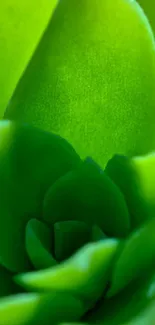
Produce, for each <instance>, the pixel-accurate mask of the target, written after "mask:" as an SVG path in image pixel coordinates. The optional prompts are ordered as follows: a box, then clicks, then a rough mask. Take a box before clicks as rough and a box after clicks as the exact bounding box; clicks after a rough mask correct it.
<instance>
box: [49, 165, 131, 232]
mask: <svg viewBox="0 0 155 325" xmlns="http://www.w3.org/2000/svg"><path fill="white" fill-rule="evenodd" d="M43 218H44V220H45V221H46V222H48V223H49V224H53V222H56V221H65V220H79V221H84V222H86V223H88V224H89V225H91V226H92V225H93V224H97V225H98V226H99V227H100V228H101V229H102V230H103V231H104V232H105V234H107V235H110V236H112V237H113V236H114V237H120V236H121V237H124V236H126V235H127V234H128V232H129V229H130V220H129V214H128V210H127V207H126V203H125V201H124V197H123V195H122V193H121V192H120V191H119V189H118V187H117V186H116V185H115V184H114V183H113V182H112V181H111V179H110V178H109V177H108V176H107V175H106V174H105V173H100V171H99V169H98V168H96V166H95V165H93V164H90V163H89V162H87V161H84V162H83V163H81V164H80V165H79V166H78V168H77V169H75V170H73V171H71V172H69V173H67V174H66V175H64V176H63V177H62V178H60V179H58V181H57V182H55V183H54V184H53V185H52V186H51V188H50V189H49V191H47V193H46V195H45V199H44V206H43Z"/></svg>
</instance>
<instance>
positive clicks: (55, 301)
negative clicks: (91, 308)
mask: <svg viewBox="0 0 155 325" xmlns="http://www.w3.org/2000/svg"><path fill="white" fill-rule="evenodd" d="M60 311H61V312H60ZM83 313H84V306H83V305H82V303H81V302H80V300H79V299H78V298H76V297H74V296H72V295H71V294H68V293H64V292H61V291H58V292H57V291H54V292H53V293H50V294H36V293H34V294H31V293H30V294H19V295H14V296H10V297H7V298H2V299H1V300H0V325H38V324H44V325H49V324H53V325H56V324H57V323H58V322H62V321H76V320H79V318H80V317H81V316H82V315H83Z"/></svg>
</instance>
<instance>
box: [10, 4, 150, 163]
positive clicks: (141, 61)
mask: <svg viewBox="0 0 155 325" xmlns="http://www.w3.org/2000/svg"><path fill="white" fill-rule="evenodd" d="M154 84H155V43H154V38H153V33H152V30H151V28H150V25H149V24H148V21H147V18H146V16H145V15H144V14H143V12H142V10H141V8H140V7H139V5H138V4H137V3H136V1H134V0H133V1H131V0H115V1H114V0H100V1H95V0H80V1H79V0H72V1H70V0H62V1H60V2H59V5H58V7H57V10H56V12H55V14H54V16H53V18H52V20H51V23H50V25H49V28H48V30H47V32H46V33H45V35H44V37H43V39H42V41H41V42H40V44H39V47H38V49H37V51H36V53H35V55H34V57H33V60H32V61H31V63H30V64H29V66H28V69H27V71H26V73H25V74H24V76H23V78H22V79H21V81H20V83H19V85H18V87H17V89H16V91H15V93H14V96H13V98H12V101H11V103H10V105H9V107H8V110H7V112H6V114H5V117H6V118H11V119H16V120H22V121H27V122H30V123H33V124H34V125H37V126H40V127H42V128H44V129H46V130H52V131H55V132H57V133H58V134H60V135H62V136H64V137H65V138H66V139H68V140H69V141H70V142H71V143H72V144H73V146H74V147H75V149H76V150H77V151H78V152H79V154H81V156H82V157H85V156H86V155H90V156H92V157H93V158H94V159H95V160H96V161H97V162H98V163H101V164H102V166H103V165H104V164H105V163H106V162H107V160H108V159H109V158H110V157H111V156H112V155H113V154H114V153H115V152H118V153H123V154H127V155H130V154H141V153H145V152H148V151H149V150H152V148H154V146H155V131H154V124H155V113H154V107H155V92H154Z"/></svg>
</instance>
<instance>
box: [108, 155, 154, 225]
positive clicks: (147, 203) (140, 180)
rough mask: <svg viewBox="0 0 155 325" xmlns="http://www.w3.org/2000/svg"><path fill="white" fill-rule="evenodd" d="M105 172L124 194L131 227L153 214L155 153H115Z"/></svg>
mask: <svg viewBox="0 0 155 325" xmlns="http://www.w3.org/2000/svg"><path fill="white" fill-rule="evenodd" d="M105 172H106V174H107V175H108V176H109V177H111V179H112V180H113V181H114V182H115V184H116V185H117V186H118V187H119V188H120V190H121V191H122V193H123V194H124V197H125V200H126V203H127V206H128V209H129V212H130V218H131V227H132V228H135V227H137V226H139V225H141V224H142V223H144V222H145V221H147V220H149V219H151V218H152V217H154V216H155V153H151V154H148V155H145V156H139V157H133V158H127V157H124V156H119V155H115V156H114V157H113V158H112V159H111V160H110V161H109V162H108V164H107V166H106V168H105Z"/></svg>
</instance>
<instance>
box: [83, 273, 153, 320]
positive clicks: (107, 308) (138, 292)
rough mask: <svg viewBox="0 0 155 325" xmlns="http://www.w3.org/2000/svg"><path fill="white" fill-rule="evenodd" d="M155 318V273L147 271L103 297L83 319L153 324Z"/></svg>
mask: <svg viewBox="0 0 155 325" xmlns="http://www.w3.org/2000/svg"><path fill="white" fill-rule="evenodd" d="M154 320H155V274H154V273H152V272H151V273H147V274H146V277H145V279H143V280H141V279H139V280H138V279H137V280H136V282H134V283H133V284H132V285H131V284H130V285H129V286H128V287H127V288H125V290H123V291H122V292H121V293H119V294H118V295H116V296H115V297H113V298H110V299H105V298H104V299H102V301H100V303H99V305H98V307H97V308H95V309H94V310H92V311H90V313H89V314H88V315H86V316H85V317H84V319H83V321H85V322H87V323H89V324H99V325H144V324H146V325H153V324H154Z"/></svg>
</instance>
